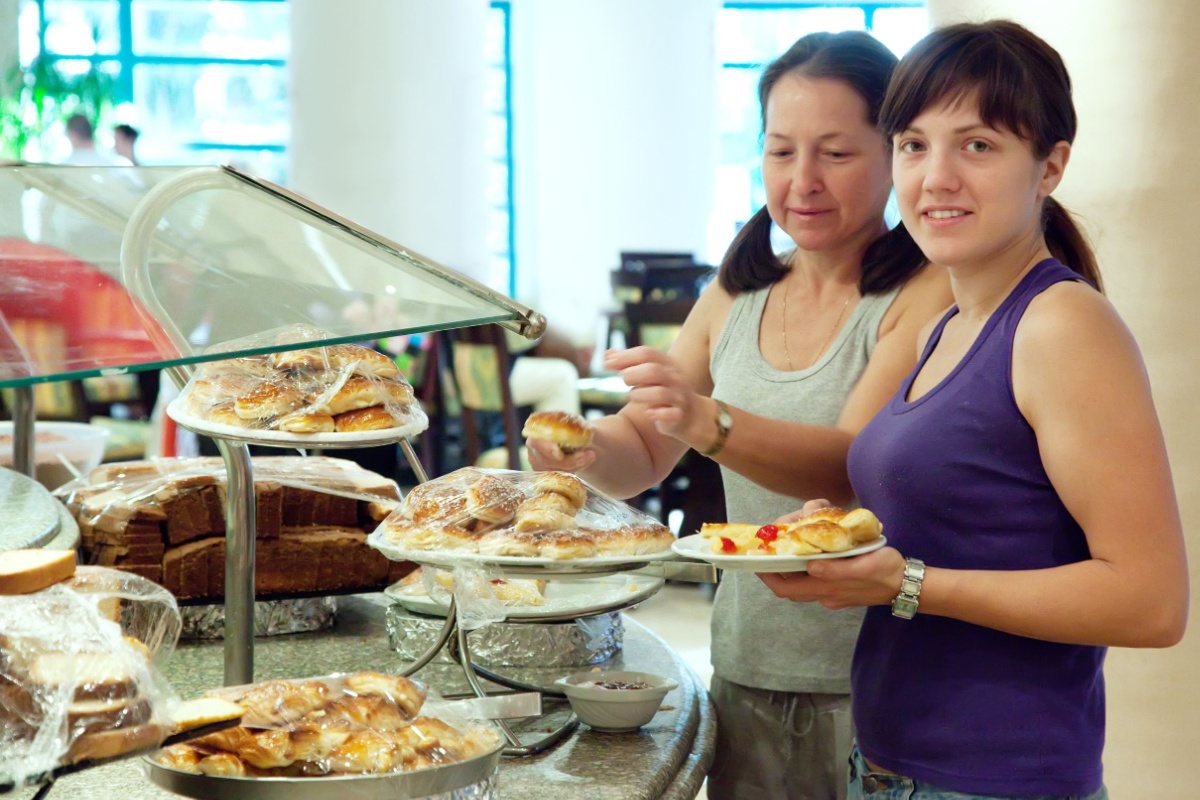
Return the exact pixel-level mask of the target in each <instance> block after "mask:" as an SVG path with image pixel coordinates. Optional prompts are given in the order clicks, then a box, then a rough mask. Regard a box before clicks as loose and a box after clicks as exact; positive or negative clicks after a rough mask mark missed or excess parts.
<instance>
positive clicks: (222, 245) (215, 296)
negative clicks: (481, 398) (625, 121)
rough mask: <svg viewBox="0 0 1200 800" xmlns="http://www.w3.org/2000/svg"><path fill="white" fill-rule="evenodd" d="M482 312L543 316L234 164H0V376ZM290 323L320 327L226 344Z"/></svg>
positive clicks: (333, 339)
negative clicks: (308, 331) (310, 331)
mask: <svg viewBox="0 0 1200 800" xmlns="http://www.w3.org/2000/svg"><path fill="white" fill-rule="evenodd" d="M135 229H136V230H135ZM123 240H125V241H126V250H127V252H126V254H125V255H126V261H127V262H128V263H127V264H126V268H125V269H122V241H123ZM131 249H132V250H135V251H136V252H135V253H133V254H131V253H129V252H128V251H129V250H131ZM138 262H140V263H138ZM490 322H496V323H501V324H504V325H506V327H510V328H512V329H514V330H517V331H519V332H521V333H524V334H525V335H527V336H530V337H531V338H533V337H536V336H537V335H540V333H541V330H542V329H543V328H544V325H545V322H544V320H543V319H542V318H541V316H540V315H538V314H536V313H535V312H532V311H531V310H530V309H528V308H526V307H524V306H521V305H520V304H517V303H514V302H513V301H511V300H509V299H508V298H506V297H504V296H502V295H499V294H497V293H495V292H492V291H491V290H489V289H487V288H486V287H484V286H482V285H480V284H478V283H476V282H475V281H473V280H471V279H470V278H468V277H466V276H464V275H461V274H458V273H456V272H454V271H453V270H450V269H447V268H446V267H443V266H441V265H439V264H436V263H435V262H433V261H431V260H430V259H427V258H425V257H423V256H421V255H419V254H417V253H414V252H412V251H410V250H408V249H406V248H404V247H402V246H401V245H398V244H396V243H394V242H391V241H388V240H387V239H385V238H384V237H381V236H378V235H376V234H373V233H371V232H370V231H367V230H366V229H364V228H362V227H361V226H358V225H355V224H354V223H352V222H350V221H348V220H346V219H344V218H341V217H339V216H337V215H335V214H333V213H331V212H329V211H327V210H325V209H323V208H321V207H320V206H318V205H316V204H314V203H312V202H311V201H308V200H306V199H305V198H302V197H300V196H298V195H295V194H292V193H290V192H288V191H286V190H284V189H282V188H280V187H277V186H274V185H272V184H269V183H267V182H265V181H260V180H258V179H255V178H253V177H251V176H248V175H245V174H243V173H240V172H238V171H237V170H234V169H232V168H228V167H202V168H177V167H171V168H155V167H76V166H57V165H42V164H36V165H35V164H23V165H11V166H5V167H0V387H13V386H23V385H31V384H35V383H40V382H44V381H57V380H66V379H78V378H83V377H89V376H93V375H103V374H113V373H115V372H123V371H128V370H142V369H158V368H164V367H171V366H178V365H186V364H190V363H195V362H198V361H206V360H214V359H218V358H230V357H233V356H236V355H249V354H252V353H261V352H270V351H271V350H286V349H289V347H288V346H289V345H294V346H311V345H314V344H332V343H338V342H353V341H362V340H371V339H376V338H383V337H387V336H396V335H403V334H414V333H423V332H429V331H436V330H444V329H448V328H456V327H464V326H469V325H478V324H484V323H490ZM296 324H302V325H304V326H306V327H309V328H315V329H319V330H321V331H324V332H326V333H327V334H328V335H327V336H324V337H322V338H320V339H316V340H314V339H307V338H306V339H291V340H289V339H288V338H287V337H286V335H285V336H284V337H283V338H280V339H278V340H277V345H276V346H275V347H273V348H269V349H264V348H259V349H256V350H253V351H246V350H238V349H235V348H232V347H231V346H230V344H229V343H231V342H234V341H236V340H241V339H244V338H246V337H250V336H253V335H255V334H260V333H262V332H264V331H269V330H273V329H276V328H281V327H283V326H294V325H296Z"/></svg>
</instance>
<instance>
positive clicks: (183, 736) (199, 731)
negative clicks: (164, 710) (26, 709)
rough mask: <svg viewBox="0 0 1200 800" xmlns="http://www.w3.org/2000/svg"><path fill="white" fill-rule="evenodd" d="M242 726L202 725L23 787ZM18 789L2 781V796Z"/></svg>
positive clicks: (234, 721) (50, 774)
mask: <svg viewBox="0 0 1200 800" xmlns="http://www.w3.org/2000/svg"><path fill="white" fill-rule="evenodd" d="M241 724H242V719H241V717H238V718H237V719H230V720H222V721H221V722H214V723H212V724H209V725H201V726H200V727H197V728H192V729H190V730H186V731H180V732H179V733H173V734H171V735H170V736H168V737H167V738H166V739H163V741H162V743H161V744H156V745H154V746H153V747H139V748H138V749H136V750H130V751H129V752H128V753H118V754H117V755H115V756H112V757H110V758H96V759H85V760H83V761H76V762H75V763H74V764H64V765H63V766H61V767H56V768H55V769H53V770H51V771H50V772H43V773H42V774H40V775H31V776H29V777H28V778H26V779H25V781H24V782H22V783H21V786H38V785H40V784H47V783H53V782H54V781H56V780H58V779H59V778H61V777H63V776H65V775H71V774H72V773H75V772H82V771H83V770H85V769H92V768H93V767H103V766H104V765H106V764H112V763H114V762H116V761H125V760H127V759H130V758H137V757H138V756H147V755H149V754H150V753H155V752H157V751H158V750H160V749H161V748H164V747H170V746H171V745H173V744H180V743H182V742H186V741H189V740H191V739H197V738H199V737H201V736H207V735H208V734H210V733H216V732H217V731H223V730H225V729H226V728H232V727H234V726H235V725H241ZM16 788H18V787H17V786H16V785H14V784H13V783H12V782H11V781H6V780H4V779H0V794H7V793H8V792H11V791H13V790H14V789H16Z"/></svg>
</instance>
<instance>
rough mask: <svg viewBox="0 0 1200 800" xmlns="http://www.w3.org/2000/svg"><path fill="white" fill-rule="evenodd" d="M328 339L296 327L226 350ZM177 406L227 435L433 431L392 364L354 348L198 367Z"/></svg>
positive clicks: (225, 346) (229, 345)
mask: <svg viewBox="0 0 1200 800" xmlns="http://www.w3.org/2000/svg"><path fill="white" fill-rule="evenodd" d="M330 338H333V337H332V335H331V334H328V333H324V332H322V331H318V330H315V329H312V328H306V327H302V326H297V327H295V328H291V329H289V330H287V331H279V330H276V331H269V332H267V333H264V334H260V335H257V336H250V337H246V338H244V339H240V340H237V341H235V342H228V343H225V344H223V345H221V350H222V351H223V352H229V351H234V350H236V351H248V350H260V351H261V350H267V349H274V348H277V347H278V346H279V342H288V343H292V342H296V341H297V340H301V341H303V340H305V339H307V340H310V341H320V340H327V339H330ZM173 407H174V409H176V410H177V411H180V412H182V413H183V414H184V415H186V416H189V417H191V418H193V419H195V420H199V421H202V422H205V423H209V424H212V425H217V426H220V427H223V428H231V429H233V430H248V431H276V432H280V433H286V434H291V435H296V436H298V437H303V436H306V435H311V434H335V433H336V434H359V433H366V432H370V431H381V430H389V429H404V434H403V435H412V434H415V433H419V432H420V431H423V430H425V428H426V427H428V425H429V420H428V418H427V417H426V415H425V412H424V411H422V410H421V407H420V405H419V404H418V403H417V402H416V400H415V398H414V396H413V389H412V386H410V385H409V383H408V381H406V380H405V379H404V376H403V375H402V374H401V373H400V368H399V367H397V366H396V363H395V361H393V360H392V359H391V358H389V357H388V356H386V355H383V354H382V353H379V352H377V351H375V350H371V349H370V348H367V347H362V346H359V345H352V344H335V345H327V346H320V347H310V348H306V349H303V350H288V351H285V352H279V353H272V354H269V355H259V356H241V357H238V358H231V359H228V360H225V361H212V362H207V363H203V364H200V365H198V367H197V370H196V374H195V375H194V376H193V377H192V379H191V380H190V381H189V382H188V384H187V386H185V387H184V389H183V392H182V393H181V394H180V397H179V399H178V401H177V402H176V403H175V404H173ZM173 416H175V414H173ZM177 419H178V417H177ZM183 421H184V422H187V420H183Z"/></svg>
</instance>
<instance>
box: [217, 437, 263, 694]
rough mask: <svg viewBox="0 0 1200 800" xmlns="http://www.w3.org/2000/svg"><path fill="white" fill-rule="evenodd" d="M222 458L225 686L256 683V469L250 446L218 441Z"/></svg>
mask: <svg viewBox="0 0 1200 800" xmlns="http://www.w3.org/2000/svg"><path fill="white" fill-rule="evenodd" d="M216 443H217V449H218V450H220V451H221V457H222V458H223V459H224V460H225V480H226V489H225V685H226V686H237V685H239V684H243V683H253V682H254V539H255V535H256V528H255V497H254V471H253V467H252V465H251V463H250V448H249V447H247V446H246V445H244V444H241V443H238V442H229V441H226V440H224V439H217V440H216Z"/></svg>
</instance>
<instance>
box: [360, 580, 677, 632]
mask: <svg viewBox="0 0 1200 800" xmlns="http://www.w3.org/2000/svg"><path fill="white" fill-rule="evenodd" d="M664 583H665V581H664V580H663V579H662V578H653V577H649V576H645V575H629V574H626V573H618V574H616V575H602V576H590V577H585V578H578V579H576V580H566V581H562V580H557V581H556V580H552V581H549V582H548V583H547V584H546V589H545V592H544V597H545V602H544V603H543V604H542V605H537V606H534V605H506V606H505V616H506V617H507V618H508V619H509V620H512V621H522V620H525V621H541V620H549V619H559V618H563V617H572V618H574V617H589V616H593V615H596V614H603V613H605V612H607V611H613V610H616V609H621V608H628V607H629V606H631V605H636V604H637V603H640V602H642V601H643V600H645V599H647V598H649V597H652V596H653V595H654V594H656V593H657V592H658V590H659V589H661V588H662V587H663V584H664ZM384 594H385V595H386V596H388V597H389V598H391V599H392V600H394V601H395V602H396V603H398V604H399V605H400V606H402V607H403V608H405V609H406V610H408V611H411V612H413V613H415V614H425V615H427V616H435V617H444V616H446V612H447V610H448V608H447V606H446V605H445V604H443V603H440V602H438V601H437V600H436V599H434V598H433V597H430V596H429V595H428V594H426V593H425V590H424V586H422V585H421V584H419V583H418V584H413V585H410V586H401V585H400V584H393V585H392V586H389V587H388V588H387V589H386V590H385V591H384Z"/></svg>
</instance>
